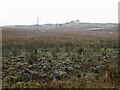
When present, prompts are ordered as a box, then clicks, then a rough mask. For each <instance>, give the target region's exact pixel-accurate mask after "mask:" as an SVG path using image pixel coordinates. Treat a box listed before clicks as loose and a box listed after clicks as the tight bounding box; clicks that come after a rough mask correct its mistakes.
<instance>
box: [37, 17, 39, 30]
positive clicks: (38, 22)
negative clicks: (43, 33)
mask: <svg viewBox="0 0 120 90" xmlns="http://www.w3.org/2000/svg"><path fill="white" fill-rule="evenodd" d="M37 30H39V18H37Z"/></svg>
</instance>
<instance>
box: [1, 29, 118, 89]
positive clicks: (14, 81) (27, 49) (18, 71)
mask: <svg viewBox="0 0 120 90" xmlns="http://www.w3.org/2000/svg"><path fill="white" fill-rule="evenodd" d="M117 46H118V34H117V33H115V32H113V33H111V32H103V31H102V32H97V31H57V30H51V31H49V30H46V31H45V32H41V31H37V30H11V29H5V28H3V30H2V87H3V88H6V87H7V88H113V87H120V85H119V84H120V83H119V75H118V63H117V62H118V49H117Z"/></svg>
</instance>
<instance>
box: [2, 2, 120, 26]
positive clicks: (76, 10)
mask: <svg viewBox="0 0 120 90" xmlns="http://www.w3.org/2000/svg"><path fill="white" fill-rule="evenodd" d="M118 1H119V0H0V11H1V12H0V25H23V24H26V25H31V24H35V23H36V18H37V17H38V18H39V24H45V23H64V22H68V21H72V20H80V21H81V22H92V23H117V22H118Z"/></svg>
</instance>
